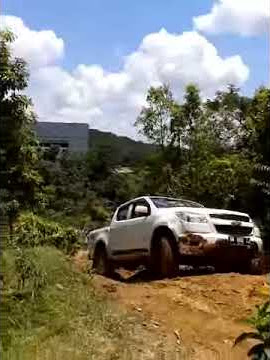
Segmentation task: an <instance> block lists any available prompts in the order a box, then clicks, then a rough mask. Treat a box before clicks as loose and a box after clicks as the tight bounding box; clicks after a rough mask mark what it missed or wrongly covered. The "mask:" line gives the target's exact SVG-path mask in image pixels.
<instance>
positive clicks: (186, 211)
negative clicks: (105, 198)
mask: <svg viewBox="0 0 270 360" xmlns="http://www.w3.org/2000/svg"><path fill="white" fill-rule="evenodd" d="M87 243H88V249H89V255H90V258H91V259H92V260H93V268H94V269H95V271H96V272H97V273H99V274H102V275H109V274H110V273H111V272H112V271H113V270H114V268H116V267H120V266H124V267H127V268H132V267H133V268H134V267H135V266H138V265H139V264H142V265H145V266H147V267H149V268H150V269H151V271H153V272H154V273H155V274H156V275H157V276H159V277H167V276H172V275H173V274H176V272H177V270H178V269H179V265H180V264H181V265H186V264H187V265H212V266H215V267H216V269H218V270H224V269H226V270H233V271H240V272H249V271H251V267H252V264H253V263H254V261H255V262H256V259H259V257H260V254H261V252H262V240H261V238H260V233H259V230H258V228H257V227H256V226H255V224H254V223H253V221H252V220H251V218H250V216H249V215H248V214H245V213H242V212H237V211H230V210H223V209H209V208H205V207H204V206H202V205H200V204H198V203H195V202H192V201H189V200H184V199H174V198H169V197H160V196H143V197H140V198H136V199H134V200H130V201H128V202H126V203H125V204H123V205H121V206H119V207H118V209H117V210H116V211H115V213H114V215H113V218H112V221H111V224H110V226H108V227H104V228H101V229H97V230H94V231H91V232H90V233H89V234H88V236H87Z"/></svg>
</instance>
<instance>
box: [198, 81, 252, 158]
mask: <svg viewBox="0 0 270 360" xmlns="http://www.w3.org/2000/svg"><path fill="white" fill-rule="evenodd" d="M239 91H240V89H239V88H236V87H235V86H234V85H228V88H227V90H225V91H217V93H216V96H215V97H214V99H212V100H209V99H208V100H207V102H206V104H205V110H206V114H207V118H208V119H209V121H210V122H211V124H212V127H213V136H215V137H216V139H217V140H218V142H219V145H220V151H222V152H223V153H224V152H228V151H230V152H232V151H236V150H241V151H243V150H245V148H246V146H247V136H248V129H247V122H246V119H247V115H248V113H249V110H250V103H251V99H249V98H248V97H245V96H242V95H240V94H239Z"/></svg>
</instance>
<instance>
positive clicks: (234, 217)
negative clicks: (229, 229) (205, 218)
mask: <svg viewBox="0 0 270 360" xmlns="http://www.w3.org/2000/svg"><path fill="white" fill-rule="evenodd" d="M210 217H211V218H215V219H223V220H234V221H244V222H249V221H250V219H249V217H248V216H245V215H235V214H210Z"/></svg>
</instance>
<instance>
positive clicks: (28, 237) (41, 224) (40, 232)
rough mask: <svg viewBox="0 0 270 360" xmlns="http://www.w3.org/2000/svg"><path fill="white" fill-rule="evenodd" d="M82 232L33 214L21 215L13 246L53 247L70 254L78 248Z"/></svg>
mask: <svg viewBox="0 0 270 360" xmlns="http://www.w3.org/2000/svg"><path fill="white" fill-rule="evenodd" d="M80 240H81V235H80V232H79V231H78V230H76V229H74V228H73V227H70V226H67V227H66V226H63V225H60V224H58V223H56V222H54V221H51V220H47V219H45V218H42V217H40V216H38V215H35V214H33V213H30V212H28V213H23V214H21V215H20V217H19V219H18V221H17V223H16V224H15V227H14V236H13V239H12V242H13V244H12V245H13V246H18V247H35V246H43V245H53V246H55V247H57V248H59V249H62V250H64V251H66V252H67V253H70V252H72V251H74V249H75V248H77V247H78V244H79V241H80Z"/></svg>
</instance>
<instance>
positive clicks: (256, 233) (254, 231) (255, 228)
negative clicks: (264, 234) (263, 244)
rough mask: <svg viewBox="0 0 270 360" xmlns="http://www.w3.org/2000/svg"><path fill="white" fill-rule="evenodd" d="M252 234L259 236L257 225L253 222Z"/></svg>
mask: <svg viewBox="0 0 270 360" xmlns="http://www.w3.org/2000/svg"><path fill="white" fill-rule="evenodd" d="M253 235H254V236H256V237H259V238H260V237H261V232H260V229H259V227H258V226H257V225H255V224H254V229H253Z"/></svg>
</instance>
